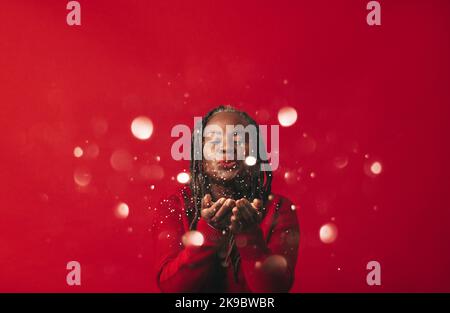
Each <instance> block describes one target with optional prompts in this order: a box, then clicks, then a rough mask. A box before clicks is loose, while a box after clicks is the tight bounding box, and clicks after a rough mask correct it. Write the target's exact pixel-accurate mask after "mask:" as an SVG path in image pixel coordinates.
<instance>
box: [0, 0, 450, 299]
mask: <svg viewBox="0 0 450 313" xmlns="http://www.w3.org/2000/svg"><path fill="white" fill-rule="evenodd" d="M380 2H381V5H382V11H381V12H382V15H381V21H382V25H381V26H373V27H370V26H368V25H367V23H366V14H367V12H368V11H367V10H366V4H367V1H350V0H348V1H264V2H261V1H224V2H219V1H204V2H203V1H158V2H156V1H114V2H112V1H99V0H98V1H85V0H80V3H81V14H82V15H81V22H82V25H81V26H73V27H70V26H68V25H67V24H66V14H67V12H68V11H67V10H66V7H65V6H66V3H67V2H66V1H50V0H41V1H22V0H14V1H12V0H10V1H2V2H1V4H0V90H1V92H0V106H1V113H0V125H1V131H0V137H1V154H0V161H1V165H0V173H1V174H0V175H1V176H0V177H1V182H0V196H1V198H0V199H1V202H0V210H1V211H0V214H1V215H0V291H61V292H74V291H88V292H91V291H96V292H97V291H106V292H109V291H121V292H122V291H123V292H136V291H137V292H151V291H157V289H156V285H155V282H154V280H153V278H152V266H153V262H154V260H153V259H152V256H153V255H154V250H153V246H152V240H151V239H152V233H151V224H152V210H153V209H154V207H155V206H156V205H157V204H158V202H159V200H160V199H161V197H163V196H164V195H168V194H170V193H172V192H174V190H175V189H176V188H177V187H178V186H179V183H178V182H177V181H176V179H175V180H173V179H172V177H176V175H177V173H179V172H180V171H182V170H184V169H187V168H188V166H189V164H188V162H187V161H181V162H178V161H174V160H173V159H172V158H171V156H170V148H171V144H172V143H173V142H174V139H173V138H171V137H170V130H171V128H172V127H173V126H174V125H175V124H187V125H189V126H190V127H192V124H193V117H194V116H201V115H203V114H204V113H206V111H208V110H209V109H211V108H212V107H214V106H216V105H218V104H233V105H235V106H237V107H238V108H241V109H243V110H245V111H247V112H248V113H250V114H251V115H253V116H254V117H255V118H256V119H257V121H258V122H260V123H263V124H277V123H278V120H277V112H278V110H279V109H280V108H281V107H284V106H291V107H293V108H295V109H296V110H297V112H298V120H297V122H296V123H295V124H294V125H293V126H291V127H286V128H284V127H282V128H281V130H280V167H279V169H278V170H277V171H276V172H275V173H274V175H275V178H274V182H273V190H274V191H275V192H278V193H281V194H283V195H285V196H287V197H289V198H290V199H291V200H293V201H294V202H295V203H296V204H297V206H298V208H297V213H298V217H299V220H300V225H301V240H300V251H299V258H298V263H297V269H296V280H295V284H294V287H293V289H292V291H293V292H313V291H314V292H316V291H325V292H331V291H333V292H349V291H351V292H355V291H357V292H379V291H385V292H413V291H426V292H428V291H447V292H449V291H450V282H449V280H450V268H449V266H450V252H449V251H450V250H449V248H448V247H449V235H450V230H449V228H448V227H447V223H448V222H449V219H450V211H449V209H450V208H449V204H450V201H449V196H448V175H449V165H448V163H447V162H448V159H449V158H448V157H449V154H448V147H447V145H448V142H449V140H448V124H449V113H450V112H449V111H450V110H449V107H448V106H449V92H448V87H449V82H450V79H449V78H450V77H449V75H450V71H449V69H450V68H449V57H448V56H449V55H450V46H449V43H450V36H449V30H450V28H449V26H450V18H449V17H450V15H449V14H450V3H449V2H448V1H425V0H421V1H414V0H409V1H400V0H399V1H380ZM138 115H145V116H148V117H149V118H150V119H151V120H152V121H153V123H154V132H153V135H152V136H151V138H150V139H149V140H146V141H141V140H138V139H136V138H135V137H133V135H132V133H131V131H130V124H131V121H132V120H133V118H135V117H136V116H138ZM77 146H79V147H80V148H81V149H82V150H83V151H84V155H83V156H82V157H80V158H76V157H75V156H74V153H73V151H74V148H75V147H77ZM118 149H119V150H123V151H126V152H125V153H124V155H125V159H126V158H127V156H128V158H131V160H128V161H129V162H128V163H126V162H125V168H124V170H123V171H116V170H115V169H113V168H112V166H111V162H110V158H111V155H112V154H113V153H114V151H116V150H118ZM127 153H128V154H127ZM157 156H159V157H160V161H158V160H157ZM125 161H126V160H125ZM374 161H378V162H380V164H381V166H382V171H381V173H380V174H379V175H367V173H366V171H365V169H367V166H370V164H373V163H372V162H374ZM146 166H147V167H146ZM142 168H144V174H145V173H146V174H145V175H144V176H145V177H142V175H141V174H142V173H143V172H142ZM79 169H82V170H84V171H85V172H84V173H89V175H88V177H87V178H90V183H89V184H88V185H87V186H85V187H79V186H77V184H76V183H75V181H74V172H76V171H78V170H79ZM286 172H289V173H290V174H287V175H286V174H285V173H286ZM311 172H313V173H314V175H315V176H314V175H313V177H311ZM76 173H78V172H76ZM85 178H86V176H85ZM151 185H154V189H153V190H152V189H151V188H150V186H151ZM121 201H122V202H125V203H127V204H128V206H129V209H130V213H129V216H128V218H126V219H119V218H117V217H116V216H115V215H114V207H115V205H116V204H117V203H118V202H121ZM331 221H332V222H334V223H335V224H336V226H337V229H338V237H337V239H336V241H335V242H333V243H331V244H325V243H323V242H321V241H320V238H319V229H320V227H321V226H322V225H323V224H325V223H328V222H331ZM71 260H76V261H78V262H80V264H81V267H82V285H81V286H80V287H70V286H68V285H67V284H66V274H67V272H68V271H67V270H66V264H67V262H69V261H71ZM371 260H376V261H378V262H379V263H380V264H381V279H382V285H381V286H378V287H370V286H368V285H367V284H366V274H367V272H368V271H367V270H366V264H367V263H368V262H369V261H371Z"/></svg>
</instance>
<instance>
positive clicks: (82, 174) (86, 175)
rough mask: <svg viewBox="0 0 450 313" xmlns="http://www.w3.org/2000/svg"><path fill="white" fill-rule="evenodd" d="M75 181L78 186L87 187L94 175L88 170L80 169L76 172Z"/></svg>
mask: <svg viewBox="0 0 450 313" xmlns="http://www.w3.org/2000/svg"><path fill="white" fill-rule="evenodd" d="M73 179H74V181H75V183H76V184H77V185H78V186H80V187H86V186H87V185H89V183H90V182H91V180H92V174H91V172H90V171H89V170H88V169H87V168H84V167H79V168H77V169H76V170H75V171H74V173H73Z"/></svg>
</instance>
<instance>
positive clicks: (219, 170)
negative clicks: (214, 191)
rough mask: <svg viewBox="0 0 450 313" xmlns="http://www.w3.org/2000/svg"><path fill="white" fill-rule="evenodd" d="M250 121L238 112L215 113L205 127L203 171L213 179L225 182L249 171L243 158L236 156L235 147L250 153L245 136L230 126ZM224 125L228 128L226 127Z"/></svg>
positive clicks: (217, 181) (243, 175) (237, 149)
mask: <svg viewBox="0 0 450 313" xmlns="http://www.w3.org/2000/svg"><path fill="white" fill-rule="evenodd" d="M248 124H249V123H248V122H247V121H246V120H245V119H244V118H243V117H242V116H241V115H239V114H238V113H235V112H219V113H216V114H214V115H213V116H212V117H211V118H210V120H209V121H208V123H207V124H206V126H205V129H204V150H203V152H204V158H203V171H204V173H206V175H207V176H208V177H209V178H210V180H211V181H212V182H215V183H220V184H227V183H230V182H234V181H235V180H237V179H239V180H241V179H240V178H245V177H246V176H248V175H249V172H248V167H247V166H246V164H245V161H244V160H243V159H242V158H241V157H240V158H238V151H239V149H240V151H242V152H243V153H244V157H245V156H247V155H248V154H249V153H248V151H249V143H248V138H247V139H246V138H245V135H244V134H242V133H239V132H235V131H234V130H233V128H234V127H235V126H238V125H242V127H244V128H245V127H246V126H247V125H248ZM227 125H229V126H228V130H227Z"/></svg>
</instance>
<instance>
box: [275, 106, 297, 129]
mask: <svg viewBox="0 0 450 313" xmlns="http://www.w3.org/2000/svg"><path fill="white" fill-rule="evenodd" d="M278 121H279V122H280V125H281V126H284V127H289V126H292V125H294V123H295V122H296V121H297V111H296V110H295V109H294V108H292V107H284V108H281V109H280V111H278Z"/></svg>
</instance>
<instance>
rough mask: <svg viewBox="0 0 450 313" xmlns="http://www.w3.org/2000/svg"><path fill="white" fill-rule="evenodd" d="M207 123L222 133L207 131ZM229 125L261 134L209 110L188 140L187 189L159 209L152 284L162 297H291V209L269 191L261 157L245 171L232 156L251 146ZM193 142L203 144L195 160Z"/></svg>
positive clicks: (294, 244)
mask: <svg viewBox="0 0 450 313" xmlns="http://www.w3.org/2000/svg"><path fill="white" fill-rule="evenodd" d="M212 125H214V127H215V128H212V129H216V130H217V129H219V130H222V132H216V131H208V132H207V129H208V128H211V127H208V126H212ZM227 125H232V126H235V125H242V126H243V127H246V126H248V125H253V126H255V128H256V130H258V125H257V124H256V122H255V121H254V120H253V119H252V118H251V117H250V116H248V115H247V113H245V112H242V111H238V110H236V109H234V108H232V107H229V106H220V107H217V108H215V109H214V110H212V111H211V112H209V113H208V114H207V115H206V116H205V117H204V118H203V120H202V125H201V126H202V128H201V130H202V131H201V132H202V133H203V130H205V133H203V135H204V136H202V134H200V136H196V133H195V132H194V134H193V139H192V146H191V156H192V158H191V159H192V160H191V182H190V186H185V187H183V188H182V189H181V190H180V192H179V193H178V194H176V195H173V196H171V197H169V198H168V199H165V200H163V201H162V203H161V207H160V208H159V210H158V211H157V212H158V213H159V214H160V215H159V216H158V217H157V219H158V220H157V221H158V222H157V235H158V244H157V254H158V259H159V262H158V264H157V272H158V274H157V284H158V286H159V288H160V289H161V291H163V292H288V291H289V289H290V288H291V286H292V283H293V280H294V269H295V264H296V259H297V251H298V241H299V227H298V222H297V216H296V214H295V212H294V211H293V210H292V209H291V207H292V203H291V202H290V201H289V200H288V199H286V198H284V197H282V196H278V195H274V194H271V193H270V190H271V178H272V173H271V171H266V170H265V171H261V166H260V165H261V163H263V162H265V161H264V159H265V158H261V155H260V154H257V157H256V160H257V161H256V164H250V165H248V164H246V162H245V161H244V160H241V158H237V155H236V152H237V151H239V148H243V150H244V151H245V156H248V155H249V150H250V149H249V146H250V141H249V138H245V136H243V135H242V134H241V133H237V132H234V133H232V134H229V133H227V131H229V129H227V127H226V126H227ZM197 129H198V128H197ZM256 134H257V137H258V140H257V142H258V145H259V144H262V140H260V138H259V131H257V133H256ZM228 138H231V139H232V140H227V139H228ZM196 140H200V144H201V147H205V145H207V148H205V149H204V150H203V151H204V153H205V155H204V156H203V158H202V159H199V158H195V157H194V154H195V153H197V152H194V150H195V145H196ZM228 141H232V142H228ZM252 150H253V149H252ZM259 150H261V149H259ZM259 150H258V149H256V151H259ZM262 150H263V151H265V150H264V149H262ZM230 152H231V157H232V159H231V160H229V159H230V158H229V156H230ZM225 155H226V156H228V157H224V156H225ZM217 156H220V157H217ZM196 159H197V160H196ZM253 163H254V162H253Z"/></svg>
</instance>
